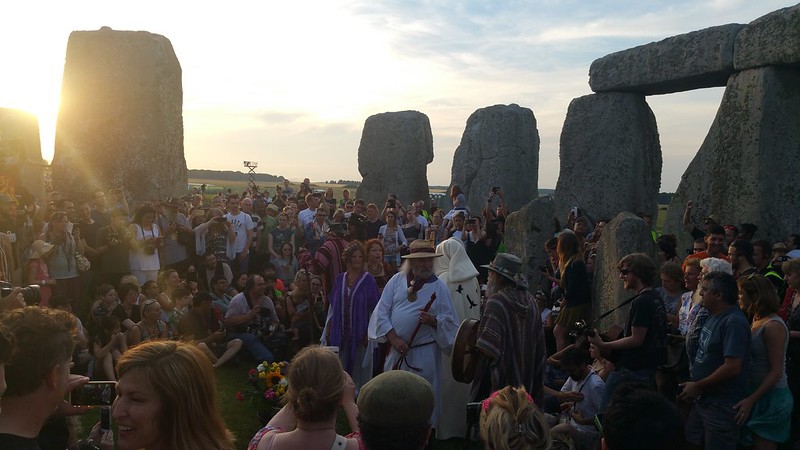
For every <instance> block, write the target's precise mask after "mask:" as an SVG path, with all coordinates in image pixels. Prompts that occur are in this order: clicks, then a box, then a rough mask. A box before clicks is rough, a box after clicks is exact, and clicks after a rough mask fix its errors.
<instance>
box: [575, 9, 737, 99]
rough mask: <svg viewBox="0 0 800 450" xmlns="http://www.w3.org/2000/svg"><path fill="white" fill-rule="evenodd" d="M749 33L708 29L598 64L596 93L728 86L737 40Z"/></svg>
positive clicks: (592, 71)
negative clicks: (740, 33) (741, 34)
mask: <svg viewBox="0 0 800 450" xmlns="http://www.w3.org/2000/svg"><path fill="white" fill-rule="evenodd" d="M743 28H744V25H740V24H729V25H721V26H717V27H711V28H706V29H704V30H699V31H693V32H691V33H686V34H680V35H678V36H672V37H669V38H667V39H664V40H662V41H659V42H651V43H649V44H645V45H640V46H638V47H634V48H631V49H627V50H622V51H620V52H615V53H612V54H610V55H607V56H604V57H602V58H600V59H596V60H594V62H592V65H591V67H590V68H589V86H590V87H591V88H592V90H593V91H594V92H608V91H620V92H638V93H640V94H644V95H655V94H668V93H672V92H682V91H689V90H692V89H702V88H707V87H713V86H725V82H726V81H727V80H728V77H729V76H730V75H731V74H732V73H733V72H734V64H733V54H734V42H735V40H736V35H737V33H739V31H740V30H742V29H743Z"/></svg>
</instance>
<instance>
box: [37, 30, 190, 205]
mask: <svg viewBox="0 0 800 450" xmlns="http://www.w3.org/2000/svg"><path fill="white" fill-rule="evenodd" d="M182 110H183V89H182V86H181V66H180V64H179V63H178V58H177V57H176V56H175V51H174V50H173V48H172V44H171V43H170V41H169V40H168V39H167V38H166V37H164V36H160V35H157V34H152V33H148V32H145V31H113V30H111V29H109V28H106V27H104V28H102V29H100V30H99V31H74V32H72V33H71V34H70V37H69V42H68V43H67V55H66V62H65V64H64V77H63V80H62V86H61V108H60V110H59V114H58V121H57V125H56V147H55V155H54V158H53V164H52V170H53V185H54V188H55V189H57V190H58V191H60V192H62V193H64V194H65V195H68V196H72V197H75V198H79V197H83V196H86V195H87V194H89V193H91V192H92V191H94V190H97V189H107V188H111V187H121V188H124V189H125V190H126V192H127V193H128V195H129V196H130V198H131V199H132V200H134V201H135V202H136V201H142V200H150V199H153V198H163V197H166V196H172V195H182V194H183V193H185V192H186V189H187V170H186V160H185V159H184V155H183V116H182Z"/></svg>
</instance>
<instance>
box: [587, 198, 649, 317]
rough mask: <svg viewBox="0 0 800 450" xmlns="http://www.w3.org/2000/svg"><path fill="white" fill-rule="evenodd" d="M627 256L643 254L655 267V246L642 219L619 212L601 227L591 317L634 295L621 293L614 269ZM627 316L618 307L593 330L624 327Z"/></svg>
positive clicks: (617, 273)
mask: <svg viewBox="0 0 800 450" xmlns="http://www.w3.org/2000/svg"><path fill="white" fill-rule="evenodd" d="M631 253H644V254H646V255H647V256H649V257H650V258H652V259H653V264H656V261H655V244H654V243H653V239H652V238H651V236H650V230H649V229H648V228H647V225H646V224H645V222H644V220H642V219H641V218H639V217H638V216H636V215H635V214H633V213H630V212H622V213H620V214H619V215H617V217H615V218H614V219H613V220H612V221H611V222H609V223H608V224H607V225H606V226H605V228H604V229H603V234H602V236H600V240H599V241H598V243H597V261H596V263H595V266H594V276H593V277H592V280H593V283H594V286H592V292H593V295H594V303H593V309H594V312H593V315H594V317H599V316H600V315H601V314H603V313H605V312H606V311H610V310H612V309H614V308H615V307H616V306H617V305H619V304H620V303H622V302H623V301H625V299H627V298H630V297H633V296H634V295H636V293H635V292H626V291H625V288H624V287H623V286H622V281H621V280H620V279H619V271H618V269H617V264H618V263H619V261H620V260H621V259H622V258H623V257H625V256H627V255H630V254H631ZM650 281H653V282H655V281H656V280H650ZM627 314H628V309H627V308H620V309H618V310H617V311H616V312H615V313H613V314H611V315H610V316H608V318H607V319H605V320H604V322H602V323H601V324H600V326H598V327H597V328H598V329H601V330H603V329H607V328H608V327H609V326H610V325H612V324H615V323H617V324H620V325H624V324H625V317H627Z"/></svg>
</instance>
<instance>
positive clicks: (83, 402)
mask: <svg viewBox="0 0 800 450" xmlns="http://www.w3.org/2000/svg"><path fill="white" fill-rule="evenodd" d="M116 386H117V382H116V381H90V382H88V383H86V384H84V385H83V386H81V387H79V388H77V389H75V390H74V391H72V392H71V393H70V396H69V401H70V403H71V404H73V405H75V406H111V404H112V403H114V398H116V396H117V392H116Z"/></svg>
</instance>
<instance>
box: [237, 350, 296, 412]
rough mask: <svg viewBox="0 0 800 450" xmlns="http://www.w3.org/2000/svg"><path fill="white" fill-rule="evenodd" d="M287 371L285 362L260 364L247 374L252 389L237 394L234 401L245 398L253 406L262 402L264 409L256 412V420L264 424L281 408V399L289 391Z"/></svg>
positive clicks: (287, 365) (287, 366) (287, 367)
mask: <svg viewBox="0 0 800 450" xmlns="http://www.w3.org/2000/svg"><path fill="white" fill-rule="evenodd" d="M288 369H289V363H287V362H286V361H282V362H274V363H272V364H270V363H268V362H266V361H264V362H262V363H261V364H259V365H258V366H257V367H256V368H255V369H250V371H248V372H247V378H248V379H247V383H248V384H249V385H250V386H252V388H251V389H249V390H246V391H239V392H237V393H236V399H237V400H239V401H244V400H245V398H247V399H248V400H250V401H251V402H252V403H255V404H262V402H263V405H264V409H263V410H260V411H259V412H258V418H259V420H261V421H262V422H263V423H264V424H266V422H269V420H270V419H271V418H272V416H274V415H275V414H276V413H277V412H278V411H280V409H281V407H282V406H283V405H282V403H281V399H282V398H283V396H284V395H286V391H287V389H289V379H288V378H286V372H287V371H288Z"/></svg>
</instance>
